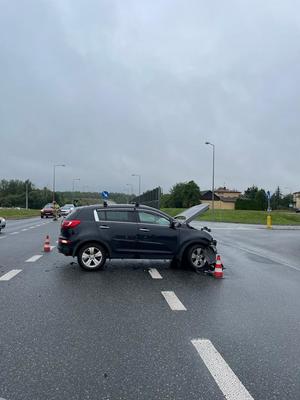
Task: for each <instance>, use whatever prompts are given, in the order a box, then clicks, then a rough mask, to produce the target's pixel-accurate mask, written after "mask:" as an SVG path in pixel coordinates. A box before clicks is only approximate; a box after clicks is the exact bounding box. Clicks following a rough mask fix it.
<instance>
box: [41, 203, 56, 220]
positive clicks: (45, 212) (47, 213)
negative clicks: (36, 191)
mask: <svg viewBox="0 0 300 400" xmlns="http://www.w3.org/2000/svg"><path fill="white" fill-rule="evenodd" d="M58 216H59V217H60V208H59V209H58ZM44 217H46V218H48V217H51V218H53V217H54V214H53V204H52V203H48V204H46V205H45V207H44V208H42V209H41V218H44Z"/></svg>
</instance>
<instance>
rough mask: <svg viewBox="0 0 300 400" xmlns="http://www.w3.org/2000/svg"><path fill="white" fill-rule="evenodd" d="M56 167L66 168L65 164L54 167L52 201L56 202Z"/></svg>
mask: <svg viewBox="0 0 300 400" xmlns="http://www.w3.org/2000/svg"><path fill="white" fill-rule="evenodd" d="M56 167H65V164H54V165H53V198H52V201H53V202H54V201H55V168H56Z"/></svg>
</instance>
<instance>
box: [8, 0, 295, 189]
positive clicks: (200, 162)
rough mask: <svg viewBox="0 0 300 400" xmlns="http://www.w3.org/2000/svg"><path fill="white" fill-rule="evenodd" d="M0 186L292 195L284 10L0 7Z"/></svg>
mask: <svg viewBox="0 0 300 400" xmlns="http://www.w3.org/2000/svg"><path fill="white" fill-rule="evenodd" d="M0 7H1V12H0V50H1V52H0V57H1V62H0V87H1V93H0V96H1V102H0V136H1V148H2V149H5V157H4V158H3V157H1V159H0V177H4V178H21V179H25V178H27V177H28V178H30V179H31V180H32V181H34V182H35V183H37V184H38V185H41V186H42V185H49V184H51V179H52V175H51V174H52V165H53V163H56V162H64V163H66V164H67V168H65V169H63V170H62V169H61V170H60V171H59V176H58V188H59V189H69V188H70V187H71V184H72V183H71V182H72V178H74V177H80V178H81V182H80V183H81V185H89V187H90V188H93V189H97V190H98V189H101V188H105V189H108V190H114V191H116V190H125V184H126V183H128V182H129V183H133V184H134V185H135V188H136V189H135V190H137V182H136V179H134V178H132V177H131V174H132V173H140V174H142V177H143V181H142V182H143V189H149V188H152V187H154V186H156V185H161V186H163V188H164V189H165V190H167V189H169V187H170V185H172V184H174V183H176V182H178V181H182V180H189V179H194V180H195V181H197V182H198V183H199V185H200V186H201V187H202V188H207V187H209V186H210V182H211V149H210V148H209V147H207V146H205V145H204V142H205V141H206V140H210V141H213V142H214V143H215V144H216V154H217V160H216V183H217V185H222V184H224V183H225V184H226V185H227V186H229V187H234V188H238V189H245V188H246V187H247V186H249V185H251V184H253V183H255V184H257V185H259V186H263V187H265V188H267V189H269V188H270V189H273V188H274V187H275V185H277V184H279V185H281V186H282V187H290V188H292V189H294V190H299V187H298V180H297V179H298V174H297V164H296V162H295V161H296V149H297V148H298V147H299V144H300V139H299V134H298V132H299V125H300V124H299V104H300V102H299V100H300V90H299V86H300V82H299V79H300V78H299V73H298V68H299V67H298V66H299V62H300V52H299V50H300V44H299V43H300V41H299V36H300V28H299V27H300V21H299V19H300V17H299V15H300V13H299V8H300V7H299V5H298V4H297V3H296V2H292V1H286V2H284V3H283V2H282V3H281V2H273V1H272V2H271V1H270V2H268V1H267V2H260V1H258V0H257V1H251V2H239V1H233V0H232V1H229V2H226V3H225V2H219V1H218V2H217V1H212V2H209V3H207V2H205V1H188V2H182V1H164V2H161V1H155V2H146V1H133V0H132V1H126V2H124V1H92V0H90V1H74V0H72V1H59V0H57V1H38V0H36V1H33V0H26V1H24V2H20V1H16V0H15V1H3V0H2V1H0Z"/></svg>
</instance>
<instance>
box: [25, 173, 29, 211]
mask: <svg viewBox="0 0 300 400" xmlns="http://www.w3.org/2000/svg"><path fill="white" fill-rule="evenodd" d="M25 185H26V186H25V187H26V192H25V198H26V205H25V208H26V210H28V180H27V181H26V183H25Z"/></svg>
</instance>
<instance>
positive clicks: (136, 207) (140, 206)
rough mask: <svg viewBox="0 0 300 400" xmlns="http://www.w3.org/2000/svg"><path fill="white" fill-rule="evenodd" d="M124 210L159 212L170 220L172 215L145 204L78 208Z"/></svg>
mask: <svg viewBox="0 0 300 400" xmlns="http://www.w3.org/2000/svg"><path fill="white" fill-rule="evenodd" d="M120 208H122V209H123V210H126V209H128V210H144V211H154V212H158V213H160V214H162V215H165V216H166V217H168V218H170V215H168V214H166V213H165V212H163V211H161V210H158V209H157V208H153V207H149V206H146V205H144V204H108V205H107V206H104V205H103V204H93V205H90V206H81V207H77V210H80V209H81V210H83V209H85V210H86V209H92V210H94V209H102V210H114V209H120Z"/></svg>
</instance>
